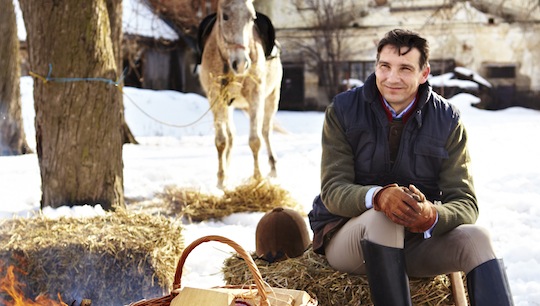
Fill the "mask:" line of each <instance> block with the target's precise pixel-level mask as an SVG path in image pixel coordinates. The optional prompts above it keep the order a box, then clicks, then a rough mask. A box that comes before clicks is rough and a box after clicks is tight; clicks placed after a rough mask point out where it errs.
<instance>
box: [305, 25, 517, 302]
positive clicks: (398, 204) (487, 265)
mask: <svg viewBox="0 0 540 306" xmlns="http://www.w3.org/2000/svg"><path fill="white" fill-rule="evenodd" d="M429 73H430V67H429V46H428V43H427V41H426V40H425V39H424V38H422V37H420V36H419V35H418V34H417V33H414V32H411V31H407V30H401V29H396V30H392V31H390V32H388V33H387V34H386V35H385V36H384V38H383V39H382V40H381V41H380V42H379V44H378V46H377V61H376V70H375V73H374V74H372V75H371V76H370V77H369V78H368V79H367V80H366V82H365V84H364V85H363V86H362V87H359V88H355V89H353V90H350V91H347V92H344V93H341V94H338V95H337V96H336V97H335V98H334V100H333V102H332V104H330V105H329V106H328V108H327V110H326V115H325V121H324V127H323V134H322V149H323V150H322V160H321V194H320V195H319V196H317V197H316V198H315V201H314V204H313V210H312V211H311V212H310V214H309V218H310V223H311V228H312V229H313V232H314V237H313V247H314V250H315V251H316V252H319V253H321V254H325V255H326V257H327V259H328V262H329V263H330V265H331V266H332V267H334V268H335V269H337V270H339V271H342V272H348V273H355V274H367V277H368V281H369V286H370V290H371V298H372V301H373V303H374V304H375V305H377V306H379V305H389V306H396V305H411V298H410V290H409V281H408V276H415V277H429V276H434V275H439V274H446V273H450V272H454V271H464V272H465V273H466V274H467V286H468V293H469V298H470V300H471V304H472V305H481V306H484V305H485V306H487V305H489V306H495V305H513V302H512V297H511V293H510V289H509V285H508V280H507V278H506V272H505V270H504V266H503V265H502V261H501V260H499V259H497V258H496V256H495V254H494V251H493V247H492V245H491V242H490V238H489V235H488V233H487V232H486V230H485V229H483V228H481V227H479V226H476V225H473V223H475V222H476V219H477V217H478V205H477V200H476V196H475V192H474V188H473V182H472V177H471V174H470V172H469V163H470V159H469V153H468V151H467V134H466V131H465V128H464V126H463V123H462V122H461V120H460V115H459V112H458V110H457V109H456V108H455V107H454V106H452V105H450V104H449V103H448V102H447V101H446V100H445V99H444V98H442V97H441V96H439V95H437V94H436V93H435V92H433V91H432V89H431V86H430V85H429V83H428V82H427V78H428V75H429Z"/></svg>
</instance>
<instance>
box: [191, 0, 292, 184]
mask: <svg viewBox="0 0 540 306" xmlns="http://www.w3.org/2000/svg"><path fill="white" fill-rule="evenodd" d="M198 45H199V49H200V50H199V54H200V58H199V61H200V66H199V81H200V83H201V86H202V88H203V90H204V92H205V93H206V97H207V99H208V101H209V103H210V107H211V110H212V114H213V117H214V118H213V119H214V130H215V145H216V149H217V153H218V161H219V168H218V172H217V181H218V182H217V187H218V188H220V189H224V187H225V185H226V180H227V171H228V167H229V161H230V156H231V149H232V147H233V139H234V125H233V120H232V115H233V110H234V109H235V108H236V109H243V110H245V112H246V113H247V114H248V116H249V122H250V123H249V124H250V126H249V147H250V148H251V151H252V153H253V162H254V166H253V176H252V177H253V178H254V179H256V180H260V179H261V178H262V175H261V171H260V168H259V150H260V148H261V142H262V139H264V141H265V143H266V149H267V153H268V162H269V164H270V173H269V176H270V177H276V176H277V173H276V158H275V156H274V153H273V151H272V147H271V141H270V137H271V133H272V129H273V120H274V116H275V114H276V112H277V109H278V103H279V98H280V89H281V80H282V77H283V67H282V64H281V59H280V56H279V45H278V43H277V41H276V40H275V31H274V27H273V25H272V23H271V21H270V19H269V18H268V17H267V16H265V15H264V14H261V13H259V12H256V11H255V8H254V6H253V0H219V1H218V4H217V12H216V13H214V14H211V15H209V16H207V17H205V18H204V20H203V21H202V22H201V23H200V25H199V31H198Z"/></svg>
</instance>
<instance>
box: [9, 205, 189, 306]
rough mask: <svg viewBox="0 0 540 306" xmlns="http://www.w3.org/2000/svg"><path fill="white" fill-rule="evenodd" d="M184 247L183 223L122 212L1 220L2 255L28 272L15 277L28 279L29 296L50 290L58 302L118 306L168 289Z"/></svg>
mask: <svg viewBox="0 0 540 306" xmlns="http://www.w3.org/2000/svg"><path fill="white" fill-rule="evenodd" d="M183 248H184V247H183V241H182V238H181V227H180V226H179V225H178V224H175V223H174V222H172V221H170V220H169V219H166V218H164V217H157V216H150V215H145V214H134V213H129V212H126V211H123V210H121V211H117V212H114V213H107V214H106V215H105V216H99V217H92V218H66V217H62V218H59V219H49V218H46V217H44V216H36V217H32V218H27V219H23V218H16V219H10V220H5V221H3V222H2V223H1V224H0V260H1V261H3V266H4V267H7V266H9V265H14V266H15V267H16V269H17V270H18V271H21V272H23V273H17V274H16V277H17V278H18V280H19V281H20V282H21V283H23V284H26V287H25V288H22V289H23V293H24V295H25V296H26V297H28V298H30V299H32V300H33V299H35V297H36V296H37V295H38V294H40V293H46V294H48V295H49V296H50V297H51V299H53V300H56V299H54V298H53V297H56V296H57V294H60V295H61V298H62V300H63V301H64V302H66V303H67V304H68V305H71V304H72V302H74V301H77V305H78V303H79V302H80V301H81V300H82V299H90V300H92V304H93V305H111V306H118V305H125V304H129V303H130V302H133V301H137V300H140V299H142V298H154V297H159V296H162V295H163V294H164V293H165V294H167V293H168V292H169V290H170V289H171V287H172V281H173V279H174V273H175V269H176V261H177V260H178V258H179V257H180V254H181V251H182V250H183ZM2 273H5V272H4V271H2ZM0 277H3V275H0ZM1 298H4V299H5V298H6V296H5V294H4V295H3V296H2V295H0V300H1ZM7 300H10V299H9V298H8V299H7Z"/></svg>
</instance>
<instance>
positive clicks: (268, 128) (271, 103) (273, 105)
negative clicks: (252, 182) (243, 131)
mask: <svg viewBox="0 0 540 306" xmlns="http://www.w3.org/2000/svg"><path fill="white" fill-rule="evenodd" d="M278 104H279V88H275V89H274V90H273V91H272V93H271V94H270V95H269V96H268V97H266V104H265V107H264V118H263V127H262V136H263V137H264V141H265V142H266V151H267V152H268V163H269V164H270V173H269V176H270V177H276V176H277V172H276V158H275V157H274V152H273V151H272V145H271V141H270V138H271V137H272V128H273V125H274V116H275V115H276V112H277V110H278Z"/></svg>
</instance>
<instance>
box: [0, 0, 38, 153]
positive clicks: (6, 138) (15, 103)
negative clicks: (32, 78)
mask: <svg viewBox="0 0 540 306" xmlns="http://www.w3.org/2000/svg"><path fill="white" fill-rule="evenodd" d="M0 7H3V9H1V10H0V33H2V36H3V40H2V43H1V44H0V156H1V155H19V154H26V153H32V150H31V149H30V147H29V146H28V144H27V142H26V134H25V133H24V126H23V120H22V114H21V89H20V77H21V67H20V64H21V61H20V55H19V38H18V36H17V23H16V20H15V8H14V6H13V0H0Z"/></svg>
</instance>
